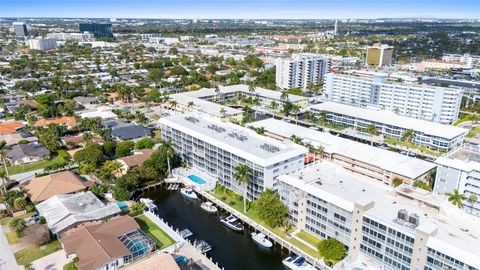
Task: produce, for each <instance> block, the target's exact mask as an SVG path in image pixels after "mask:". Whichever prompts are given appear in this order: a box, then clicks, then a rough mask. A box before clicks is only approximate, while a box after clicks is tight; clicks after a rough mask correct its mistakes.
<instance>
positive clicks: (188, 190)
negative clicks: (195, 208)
mask: <svg viewBox="0 0 480 270" xmlns="http://www.w3.org/2000/svg"><path fill="white" fill-rule="evenodd" d="M180 193H181V194H182V195H183V196H185V197H186V198H188V199H192V200H196V199H198V196H197V193H195V191H193V188H192V187H190V186H188V187H184V188H182V189H180Z"/></svg>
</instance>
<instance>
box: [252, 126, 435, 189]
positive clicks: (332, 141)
mask: <svg viewBox="0 0 480 270" xmlns="http://www.w3.org/2000/svg"><path fill="white" fill-rule="evenodd" d="M248 125H249V126H252V127H255V128H261V127H263V128H264V129H265V135H267V136H270V137H272V138H276V139H278V140H288V139H290V138H291V136H292V135H295V136H296V137H298V138H301V139H302V140H303V142H304V143H310V144H312V145H313V146H314V147H315V148H318V147H323V155H322V158H324V159H326V160H329V161H332V162H334V163H337V164H340V165H341V166H343V167H344V168H345V169H347V170H350V171H352V172H355V173H358V174H362V175H365V176H368V177H371V178H373V179H375V180H378V181H381V182H383V183H385V184H387V185H393V180H394V179H395V178H400V179H402V180H403V181H404V182H405V183H408V184H412V183H413V181H415V180H416V179H425V178H426V177H427V176H428V175H429V174H430V172H431V171H432V170H434V169H435V167H436V166H435V164H433V163H431V162H427V161H423V160H420V159H416V158H412V157H409V156H407V155H401V154H399V153H395V152H392V151H389V150H385V149H381V148H378V147H374V146H371V145H368V144H364V143H360V142H356V141H352V140H348V139H345V138H341V137H338V136H334V135H331V134H330V133H327V132H321V131H317V130H313V129H310V128H306V127H302V126H298V125H295V124H291V123H287V122H284V121H280V120H277V119H274V118H268V119H265V120H261V121H257V122H254V123H250V124H248Z"/></svg>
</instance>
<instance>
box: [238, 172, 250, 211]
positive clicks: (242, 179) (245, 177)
mask: <svg viewBox="0 0 480 270" xmlns="http://www.w3.org/2000/svg"><path fill="white" fill-rule="evenodd" d="M234 177H235V180H236V181H237V183H239V184H240V185H242V186H243V212H244V213H246V212H247V186H248V184H250V182H251V181H252V177H251V175H250V168H249V167H248V166H247V165H246V164H243V163H242V164H238V165H237V166H236V167H235V173H234Z"/></svg>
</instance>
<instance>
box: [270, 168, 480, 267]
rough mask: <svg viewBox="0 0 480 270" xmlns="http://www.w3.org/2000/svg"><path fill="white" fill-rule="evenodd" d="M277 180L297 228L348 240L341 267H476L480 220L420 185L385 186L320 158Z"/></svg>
mask: <svg viewBox="0 0 480 270" xmlns="http://www.w3.org/2000/svg"><path fill="white" fill-rule="evenodd" d="M279 181H280V183H279V189H278V191H279V193H280V197H281V199H282V201H283V202H284V203H285V204H286V205H287V206H288V208H289V218H290V220H291V221H292V222H293V223H294V224H295V226H296V227H297V229H302V230H305V231H306V232H308V233H310V234H313V235H314V236H316V237H318V238H321V239H325V238H328V237H332V238H336V239H338V240H339V241H341V242H342V243H344V244H345V245H346V246H347V247H348V258H347V259H345V260H344V261H343V262H341V263H340V264H344V268H345V269H392V270H393V269H394V270H397V269H399V270H410V269H411V270H424V269H425V270H442V269H462V270H478V269H480V248H479V239H480V220H479V219H478V218H477V217H474V216H471V215H468V214H466V213H464V212H463V211H460V210H459V209H458V208H456V207H455V206H453V205H452V204H451V203H449V202H448V201H446V200H444V199H443V198H437V197H436V196H434V195H432V194H431V193H430V192H428V191H425V190H421V189H417V188H414V187H411V186H408V185H406V184H403V185H400V186H398V187H397V188H392V187H388V186H385V185H383V184H380V183H375V182H372V181H370V180H368V179H366V178H365V177H363V176H360V175H357V174H354V173H351V172H348V171H346V170H345V169H344V168H342V167H340V166H338V165H334V164H332V163H330V162H326V161H321V162H318V163H316V164H314V165H313V166H309V167H307V168H305V169H303V170H300V171H297V172H294V173H291V174H289V175H282V176H280V177H279Z"/></svg>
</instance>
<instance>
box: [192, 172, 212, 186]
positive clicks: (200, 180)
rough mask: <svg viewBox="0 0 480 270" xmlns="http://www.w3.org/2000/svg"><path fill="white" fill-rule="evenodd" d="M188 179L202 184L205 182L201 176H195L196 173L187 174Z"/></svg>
mask: <svg viewBox="0 0 480 270" xmlns="http://www.w3.org/2000/svg"><path fill="white" fill-rule="evenodd" d="M188 179H190V180H192V181H193V182H195V183H197V184H200V185H203V184H205V183H207V182H206V181H205V180H203V179H202V178H201V177H199V176H196V175H193V174H192V175H189V176H188Z"/></svg>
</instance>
